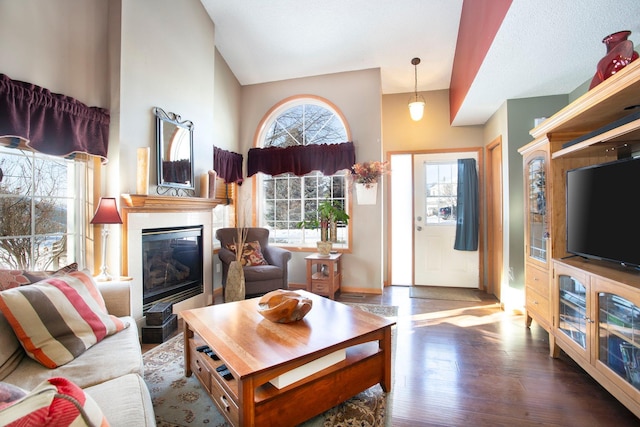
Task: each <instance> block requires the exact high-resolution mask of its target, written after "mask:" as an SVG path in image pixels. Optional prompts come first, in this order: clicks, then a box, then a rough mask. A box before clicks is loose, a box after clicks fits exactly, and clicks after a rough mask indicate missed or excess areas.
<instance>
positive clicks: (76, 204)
mask: <svg viewBox="0 0 640 427" xmlns="http://www.w3.org/2000/svg"><path fill="white" fill-rule="evenodd" d="M0 153H2V154H3V155H4V156H3V157H4V158H5V160H6V159H8V158H10V156H17V157H20V156H22V157H23V158H25V159H27V160H28V161H29V162H30V163H31V165H32V166H33V165H34V164H35V162H37V161H38V162H39V161H49V162H55V163H58V164H64V165H66V168H67V172H66V176H67V181H66V183H65V184H66V193H65V194H63V195H61V194H57V195H53V196H51V195H49V196H51V197H52V198H53V199H57V200H58V202H61V203H62V204H63V205H66V218H65V219H66V230H59V229H58V230H36V229H35V217H33V216H32V217H31V227H30V232H29V233H27V234H23V235H15V236H9V235H2V236H0V239H3V240H7V239H12V238H25V239H31V240H32V242H33V241H36V240H42V239H44V240H49V241H59V240H60V239H61V238H63V237H64V238H65V239H66V243H65V250H64V251H63V252H62V253H61V254H60V255H59V257H57V258H56V259H55V260H53V259H48V258H47V257H46V256H45V254H46V251H47V250H52V249H53V245H48V244H46V243H44V244H42V247H41V248H40V249H41V250H42V252H38V251H40V249H36V248H35V246H34V245H32V248H31V253H30V254H29V255H28V259H29V264H28V265H23V266H16V265H4V263H1V264H0V268H16V267H23V268H25V269H29V270H42V269H49V270H50V269H57V268H60V267H63V266H64V265H67V264H70V263H72V262H77V263H78V264H79V265H80V266H84V265H85V261H86V260H85V257H84V252H85V251H84V247H85V237H86V233H85V230H86V218H85V215H84V207H85V205H86V200H87V194H86V193H87V184H86V183H87V177H88V173H89V167H88V163H87V162H86V161H74V160H69V159H64V158H62V157H57V156H49V155H46V154H41V153H37V152H34V151H30V150H22V149H16V148H6V147H3V146H0ZM0 167H2V164H1V162H0ZM5 169H8V165H6V164H5ZM35 176H36V175H35V174H34V173H33V170H32V174H31V178H32V181H30V182H29V183H28V184H27V185H30V186H31V188H36V189H37V187H38V186H39V183H37V182H35V181H34V179H35ZM6 178H7V180H8V179H9V177H6ZM42 196H43V194H38V192H37V190H36V192H35V193H34V192H33V191H32V190H27V191H26V192H24V193H20V194H18V195H16V194H2V193H0V198H2V199H5V200H10V199H16V200H19V199H24V198H28V199H30V205H31V212H34V211H35V209H34V207H35V200H36V199H37V198H41V197H42ZM36 252H38V254H36ZM34 260H35V262H36V264H35V265H32V264H33V263H34ZM54 261H55V262H54Z"/></svg>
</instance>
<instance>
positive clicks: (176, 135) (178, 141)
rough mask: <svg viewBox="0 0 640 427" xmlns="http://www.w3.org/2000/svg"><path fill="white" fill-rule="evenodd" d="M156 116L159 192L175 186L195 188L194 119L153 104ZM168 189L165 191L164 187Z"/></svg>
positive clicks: (177, 187) (178, 188)
mask: <svg viewBox="0 0 640 427" xmlns="http://www.w3.org/2000/svg"><path fill="white" fill-rule="evenodd" d="M153 114H154V115H155V116H156V152H157V170H158V193H164V192H167V191H169V190H170V189H174V190H175V192H176V194H177V193H179V191H180V190H187V191H195V179H194V178H195V168H194V158H193V122H191V121H190V120H182V118H181V117H180V116H179V115H177V114H175V113H171V112H165V111H164V110H163V109H162V108H159V107H154V108H153ZM163 187H164V188H166V191H162V188H163Z"/></svg>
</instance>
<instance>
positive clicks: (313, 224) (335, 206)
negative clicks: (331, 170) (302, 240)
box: [298, 199, 349, 255]
mask: <svg viewBox="0 0 640 427" xmlns="http://www.w3.org/2000/svg"><path fill="white" fill-rule="evenodd" d="M348 221H349V215H348V214H347V213H346V212H345V210H344V209H343V208H342V206H341V205H340V203H338V202H335V201H331V200H329V199H325V200H324V201H322V202H321V203H320V204H318V218H317V219H310V220H305V221H301V222H299V223H298V228H307V229H320V240H319V241H318V242H317V246H318V252H319V253H320V254H321V255H329V252H330V251H331V249H332V247H333V242H335V241H336V237H337V236H336V235H337V225H338V223H343V224H345V225H346V224H347V223H348Z"/></svg>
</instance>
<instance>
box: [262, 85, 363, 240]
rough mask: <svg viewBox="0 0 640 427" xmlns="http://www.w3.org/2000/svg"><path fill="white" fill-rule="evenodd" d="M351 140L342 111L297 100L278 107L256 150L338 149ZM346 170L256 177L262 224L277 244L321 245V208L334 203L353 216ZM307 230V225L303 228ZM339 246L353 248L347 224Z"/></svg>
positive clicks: (270, 114) (321, 101)
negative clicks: (314, 146) (318, 224)
mask: <svg viewBox="0 0 640 427" xmlns="http://www.w3.org/2000/svg"><path fill="white" fill-rule="evenodd" d="M350 140H351V135H350V132H349V128H348V125H347V123H346V121H345V119H344V116H343V115H342V114H341V113H340V111H339V110H338V109H337V107H336V106H335V105H333V104H331V103H330V102H329V101H327V100H325V99H322V98H319V97H316V96H296V97H293V98H288V99H285V100H283V101H282V102H280V103H279V104H277V105H276V106H274V107H273V108H272V109H271V110H270V111H269V112H268V113H267V115H266V116H265V118H264V119H263V121H262V126H261V127H260V132H259V133H258V135H257V141H256V142H257V145H258V146H259V147H262V148H266V147H291V146H307V145H312V144H336V143H342V142H346V141H350ZM346 173H347V172H346V170H342V171H339V172H337V173H336V174H334V175H330V176H325V175H323V174H322V173H321V172H318V171H314V172H311V173H309V174H307V175H305V176H302V177H299V176H295V175H293V174H291V173H285V174H281V175H277V176H269V175H265V174H262V173H260V174H258V175H257V178H256V179H257V189H258V191H257V204H258V223H259V225H260V226H261V227H266V228H269V229H270V230H271V233H270V238H271V241H272V242H273V243H276V244H278V243H279V244H282V245H296V246H302V247H305V246H309V247H315V243H316V241H318V240H320V230H319V229H317V228H315V227H314V223H316V222H317V221H318V219H319V218H318V206H319V205H320V204H321V203H323V202H325V201H327V200H329V201H330V202H332V203H334V204H335V205H338V206H340V207H342V208H343V210H344V211H345V212H346V213H347V214H349V206H350V204H349V199H348V197H349V195H348V191H347V190H348V189H347V183H346ZM303 224H304V225H305V226H302V225H303ZM336 240H337V241H336V242H334V247H337V248H347V247H348V246H349V241H348V240H349V229H348V223H341V224H339V225H338V230H337V239H336Z"/></svg>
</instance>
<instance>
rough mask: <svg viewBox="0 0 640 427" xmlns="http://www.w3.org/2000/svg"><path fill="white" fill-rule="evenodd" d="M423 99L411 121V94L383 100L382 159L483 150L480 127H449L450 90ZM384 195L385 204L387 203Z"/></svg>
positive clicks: (391, 96) (430, 94) (433, 93)
mask: <svg viewBox="0 0 640 427" xmlns="http://www.w3.org/2000/svg"><path fill="white" fill-rule="evenodd" d="M421 95H422V96H424V98H425V100H426V105H425V113H424V117H423V118H422V120H420V121H418V122H414V121H413V120H411V117H410V116H409V108H408V106H407V105H408V103H409V98H410V96H411V94H409V93H401V94H393V95H384V96H383V97H382V129H383V132H382V137H383V138H382V140H383V149H384V152H385V158H386V155H387V154H388V153H393V152H418V151H423V150H448V149H455V148H470V147H482V146H483V143H482V127H481V126H465V127H452V126H451V125H450V124H449V91H448V90H439V91H432V92H422V93H421ZM391 173H392V174H393V171H391ZM387 197H388V196H387V194H385V201H386V200H387ZM384 214H385V220H384V224H385V226H384V229H385V231H384V232H385V235H384V238H385V240H384V241H385V244H384V246H385V248H388V247H389V245H388V244H387V243H386V241H387V237H388V236H387V227H388V224H389V221H388V218H387V217H386V215H387V214H388V212H387V210H386V209H385V212H384ZM389 257H390V254H389V253H387V251H385V253H384V267H385V268H384V276H385V280H386V281H387V282H388V281H389V280H390V277H388V276H389V275H388V270H387V265H388V260H389Z"/></svg>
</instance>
